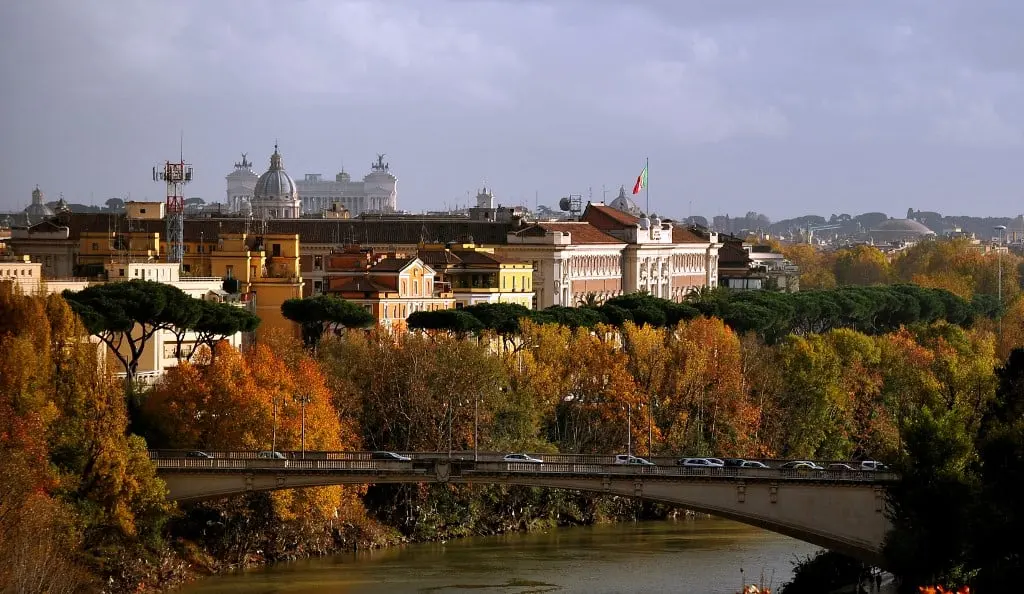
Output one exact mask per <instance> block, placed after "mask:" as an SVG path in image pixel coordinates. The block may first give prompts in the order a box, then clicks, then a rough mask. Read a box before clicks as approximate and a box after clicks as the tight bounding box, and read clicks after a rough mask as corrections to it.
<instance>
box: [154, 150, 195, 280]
mask: <svg viewBox="0 0 1024 594" xmlns="http://www.w3.org/2000/svg"><path fill="white" fill-rule="evenodd" d="M184 139H185V132H184V131H182V132H181V136H180V142H181V144H180V145H179V146H180V148H181V151H182V155H183V154H184ZM153 181H162V182H165V183H166V184H167V202H166V203H165V208H166V212H165V213H164V218H165V219H166V220H167V261H168V262H177V263H178V264H181V262H182V260H183V259H184V257H185V184H187V183H189V182H191V181H192V164H191V163H185V159H184V157H182V158H181V160H180V161H178V162H177V163H172V162H171V161H165V162H164V164H163V165H157V166H155V167H153Z"/></svg>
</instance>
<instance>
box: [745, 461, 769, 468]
mask: <svg viewBox="0 0 1024 594" xmlns="http://www.w3.org/2000/svg"><path fill="white" fill-rule="evenodd" d="M740 468H768V465H767V464H765V463H764V462H758V461H757V460H744V461H743V464H740Z"/></svg>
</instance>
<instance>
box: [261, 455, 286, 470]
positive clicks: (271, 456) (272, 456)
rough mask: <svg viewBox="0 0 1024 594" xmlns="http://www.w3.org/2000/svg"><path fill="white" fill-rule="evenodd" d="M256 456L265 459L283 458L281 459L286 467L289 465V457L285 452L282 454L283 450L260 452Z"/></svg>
mask: <svg viewBox="0 0 1024 594" xmlns="http://www.w3.org/2000/svg"><path fill="white" fill-rule="evenodd" d="M256 457H257V458H262V459H264V460H281V461H283V462H284V465H285V467H287V466H288V457H287V456H285V455H284V454H282V453H281V452H274V451H267V452H259V453H257V454H256Z"/></svg>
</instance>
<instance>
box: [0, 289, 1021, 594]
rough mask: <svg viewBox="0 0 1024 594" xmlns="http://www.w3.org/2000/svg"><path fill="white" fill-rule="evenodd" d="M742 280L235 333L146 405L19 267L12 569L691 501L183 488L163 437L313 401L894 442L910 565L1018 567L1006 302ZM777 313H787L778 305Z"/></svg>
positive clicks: (351, 434)
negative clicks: (27, 282) (25, 280)
mask: <svg viewBox="0 0 1024 594" xmlns="http://www.w3.org/2000/svg"><path fill="white" fill-rule="evenodd" d="M723 295H724V294H722V293H715V292H711V293H702V294H698V295H697V296H696V297H695V299H694V300H693V302H692V303H690V304H688V305H686V307H687V308H692V309H693V310H696V311H697V312H698V313H699V314H701V313H703V314H708V313H711V314H713V313H715V312H718V311H719V310H717V309H713V308H723V309H721V312H726V313H722V314H721V315H723V316H725V317H727V318H728V317H729V316H730V315H735V316H740V314H741V313H743V312H746V313H743V316H740V317H736V319H734V320H732V323H733V325H732V326H730V325H729V324H727V323H724V322H723V321H722V320H721V319H719V318H716V317H708V316H706V315H696V316H694V315H693V312H691V311H689V310H687V312H688V313H687V314H686V315H685V316H682V315H680V316H679V317H677V318H675V319H672V318H671V317H670V314H671V315H676V314H678V313H679V312H680V311H682V310H681V308H680V306H678V305H676V304H668V303H667V302H664V301H661V300H655V299H653V298H651V297H648V296H627V297H626V298H622V299H619V300H618V301H616V302H613V303H612V304H611V305H609V306H607V307H605V308H604V309H603V310H601V309H600V308H589V307H581V308H559V309H557V310H552V311H549V312H546V314H545V315H546V317H545V316H541V317H540V318H535V317H533V316H530V317H524V316H516V315H505V314H508V313H509V311H510V310H509V309H508V308H505V309H504V310H503V309H501V308H490V310H489V311H485V310H486V309H487V308H477V310H473V312H469V313H467V314H466V315H469V316H471V317H473V318H474V319H475V320H476V322H475V323H474V324H471V326H472V328H469V329H466V328H444V327H442V326H441V325H439V324H435V325H436V326H438V327H436V328H433V329H429V330H425V331H424V332H422V333H418V334H408V335H404V334H403V335H391V334H389V333H387V332H384V331H382V330H379V329H372V330H369V331H362V330H349V331H343V333H342V334H341V335H340V336H334V335H331V336H325V337H319V336H318V337H315V338H316V340H312V339H311V337H310V336H307V340H306V342H305V344H303V343H302V342H300V341H298V340H295V339H291V338H288V337H281V336H278V337H271V338H269V339H267V340H264V341H263V342H261V343H260V344H258V345H256V346H255V347H254V348H251V349H249V350H247V351H246V352H244V353H239V352H237V351H234V350H232V349H229V348H225V347H223V346H218V347H216V348H217V351H216V352H215V354H216V356H210V354H211V353H209V352H208V353H207V356H206V357H203V356H201V355H199V356H196V357H195V358H194V360H193V361H192V362H188V361H183V362H182V364H181V365H180V366H179V367H178V368H176V369H175V370H173V371H171V372H170V373H168V374H167V375H166V377H164V378H163V380H162V381H161V382H160V383H159V384H158V385H156V386H155V387H154V388H152V389H151V390H149V391H144V392H141V393H138V394H136V395H135V398H137V400H136V401H133V405H135V406H133V409H132V411H133V415H132V418H131V419H129V413H128V407H127V406H126V401H125V398H124V392H123V386H122V385H121V384H120V382H118V381H115V380H113V376H112V375H111V373H110V370H109V369H98V368H97V366H96V356H95V350H94V347H93V346H92V345H90V344H89V343H88V342H86V341H85V334H86V330H85V329H84V328H83V326H82V324H81V323H80V322H79V321H78V319H77V318H76V317H75V316H74V315H73V314H72V312H71V310H70V308H69V307H68V305H67V303H66V302H65V301H64V300H63V299H62V298H61V297H59V296H51V297H47V298H40V297H23V296H20V295H17V294H15V293H14V292H13V291H12V289H11V288H10V284H9V283H7V284H4V283H0V419H3V422H4V423H5V424H4V425H3V426H2V427H0V455H2V456H3V459H4V460H5V461H10V464H6V465H4V466H3V467H0V483H3V484H5V485H11V488H9V489H6V490H4V491H2V492H0V583H2V584H3V585H4V586H6V585H7V584H17V583H19V582H18V580H26V579H35V580H42V582H41V583H45V584H47V586H46V589H48V590H49V591H53V592H64V591H68V592H70V591H72V590H73V588H74V587H76V586H78V585H80V584H82V583H92V584H98V583H100V582H102V583H103V584H104V589H106V590H107V591H128V590H133V591H135V590H138V589H139V588H140V587H142V588H145V587H150V586H156V585H166V584H168V583H173V582H174V581H175V580H180V579H184V578H185V577H187V576H188V575H189V574H190V573H193V572H199V573H203V572H216V571H222V570H224V569H227V568H230V567H237V566H241V565H248V564H253V563H263V562H268V561H276V560H286V559H293V558H297V557H302V556H308V555H318V554H326V553H330V552H333V551H338V550H342V549H351V548H357V547H370V546H382V545H388V544H393V543H399V542H407V541H416V540H425V539H433V538H441V539H445V538H454V537H459V536H466V535H471V534H492V533H498V532H505V531H510V530H528V529H534V528H540V527H548V526H560V525H574V524H586V523H593V522H600V521H606V520H614V519H624V518H633V517H641V518H644V517H658V516H659V515H660V514H664V513H668V511H669V510H665V509H663V508H660V507H656V506H647V505H640V504H638V503H635V502H632V501H629V500H625V499H618V498H610V497H600V496H591V495H587V494H578V493H570V492H559V491H545V490H538V489H530V488H506V487H497V486H495V487H480V486H477V487H456V486H447V485H432V486H401V487H399V486H373V487H369V488H366V487H322V488H315V489H305V490H294V491H292V490H285V491H278V492H273V493H260V494H252V495H248V496H245V497H237V498H232V499H227V500H223V501H216V502H207V503H203V504H196V505H189V506H183V507H182V508H180V509H174V508H171V507H170V506H168V505H167V504H165V503H164V501H163V491H162V484H161V483H160V482H159V480H157V479H156V478H155V476H154V473H153V470H152V467H151V466H150V465H149V464H148V463H147V461H146V454H145V448H146V447H147V444H148V447H170V448H182V449H244V450H255V449H260V450H263V449H269V448H270V447H271V443H272V440H274V441H275V442H276V443H275V446H276V448H277V449H281V450H297V449H299V447H300V443H301V441H302V436H303V431H302V423H301V418H302V413H303V412H304V413H305V418H306V421H305V441H306V447H307V448H309V449H328V450H365V449H374V450H397V451H403V450H405V451H446V450H447V449H448V448H449V447H451V448H453V449H456V450H459V449H472V448H473V446H474V445H476V444H475V443H474V441H475V437H476V435H477V433H478V435H479V441H480V443H479V447H480V449H481V450H489V451H532V452H539V453H544V452H556V451H558V452H569V453H603V454H612V453H620V452H624V451H625V450H626V447H627V443H631V444H632V446H633V451H634V453H638V454H641V455H646V454H649V453H654V454H665V455H711V454H715V455H720V456H730V455H731V456H741V457H742V456H747V457H787V458H815V459H850V458H855V457H863V458H874V459H883V460H891V461H893V462H894V464H895V465H896V466H897V468H898V469H900V470H902V471H903V472H905V473H906V476H908V478H909V480H908V481H907V482H906V483H905V484H904V487H903V490H898V491H896V492H894V501H893V503H894V507H895V509H896V510H897V517H896V518H895V520H896V523H897V528H898V530H897V532H896V533H895V534H894V535H893V539H892V540H891V542H890V549H889V553H890V556H891V558H892V559H893V560H894V563H902V564H901V565H898V567H899V568H900V571H902V572H904V575H906V576H920V578H921V580H922V581H921V582H920V583H925V582H926V581H927V582H931V579H932V578H934V580H935V581H936V582H937V581H939V580H943V581H944V583H947V584H954V583H955V581H956V580H957V579H963V580H972V581H973V583H978V584H981V583H1001V582H998V581H995V580H998V579H1001V578H1000V577H999V576H1001V575H1014V572H1015V571H1019V567H1018V566H1017V563H1018V561H1017V559H1019V558H1020V557H1019V553H1018V552H1017V551H1016V549H1015V548H1012V547H1016V545H1011V548H999V547H998V546H997V544H996V543H999V542H1000V539H1002V538H1003V537H1008V536H1012V535H1015V534H1016V533H1017V531H1018V528H1019V526H1018V524H1020V523H1021V522H1022V519H1021V517H1019V514H1017V512H1016V511H1015V507H1014V506H1013V500H1012V494H1013V493H1015V492H1016V490H1017V489H1018V487H1019V486H1020V485H1019V477H1020V476H1024V471H1022V469H1020V468H1018V467H1017V465H1018V464H1019V460H1021V459H1022V458H1024V456H1022V454H1024V445H1021V444H1022V443H1024V438H1021V437H1020V436H1021V435H1024V425H1021V423H1022V421H1020V418H1021V416H1022V413H1024V403H1022V401H1024V397H1021V396H1020V392H1021V389H1022V388H1021V386H1022V385H1024V380H1022V379H1020V376H1021V372H1020V371H1019V369H1020V368H1021V365H1022V364H1024V361H1020V360H1018V359H1019V358H1020V357H1021V356H1020V355H1016V354H1015V356H1017V357H1018V359H1012V358H1011V360H1010V363H1009V364H1008V365H1007V366H1006V367H1004V368H1003V370H1002V371H1000V373H999V375H997V374H996V373H995V369H996V368H997V366H998V365H999V364H1000V362H1001V361H1002V360H1003V358H1002V357H1001V356H1000V355H999V354H998V353H1000V352H1001V351H1000V350H998V349H1001V348H1003V347H1004V346H1006V345H1007V344H1012V341H1019V340H1022V336H1024V332H1022V329H1021V328H1020V327H1019V324H1017V323H1016V322H1012V318H1010V317H1009V316H1008V317H1007V318H1004V319H1003V342H1002V343H997V340H996V333H995V332H994V325H993V324H992V323H991V321H990V320H989V319H987V318H986V317H985V315H980V314H979V311H980V310H977V309H972V310H970V311H973V312H974V313H970V314H969V315H968V314H964V315H960V314H959V313H957V314H956V316H954V318H952V319H951V318H950V314H949V312H950V311H952V312H954V313H955V312H961V313H963V312H964V311H967V310H965V309H963V307H967V306H965V305H963V304H966V303H967V301H965V300H959V301H957V300H949V299H948V298H947V297H940V295H944V294H942V293H936V292H928V291H919V290H916V289H913V288H906V287H904V288H899V289H896V288H893V289H892V290H885V291H881V290H861V291H852V290H843V291H836V292H832V293H826V292H822V293H808V294H807V296H805V297H801V299H804V301H801V302H800V305H799V306H797V305H794V304H793V303H790V302H789V301H786V299H792V298H780V297H776V296H772V295H771V294H767V293H766V294H763V295H765V296H756V297H738V296H730V297H724V296H723ZM873 300H874V301H873ZM972 300H973V301H974V302H975V304H977V303H982V302H983V300H974V299H973V296H972ZM794 303H795V302H794ZM815 303H817V306H815V307H818V310H816V311H818V313H817V314H814V315H810V314H808V313H807V311H808V310H807V308H808V307H811V305H813V304H815ZM936 303H941V304H945V305H942V306H941V307H942V312H943V313H941V315H939V309H938V308H939V305H936ZM1017 303H1019V301H1018V302H1017ZM879 304H881V305H879ZM949 304H954V305H952V306H950V305H949ZM957 304H959V305H957ZM833 306H835V307H833ZM961 306H963V307H961ZM611 307H615V308H618V309H611ZM837 307H838V308H840V309H838V310H837V309H835V308H837ZM1012 307H1016V304H1014V305H1012V306H1011V308H1012ZM701 308H706V309H707V311H705V310H704V309H701ZM843 308H845V309H843ZM951 308H952V309H951ZM620 310H621V311H620ZM769 310H770V311H771V312H772V313H771V317H770V319H771V320H774V321H773V322H772V323H771V324H764V323H763V321H761V322H758V321H757V319H755V318H758V316H759V315H760V313H762V312H763V311H769ZM915 311H916V312H917V313H914V312H915ZM1011 311H1013V310H1012V309H1011ZM503 312H504V313H503ZM588 312H589V313H588ZM727 312H732V313H727ZM737 312H738V313H737ZM924 312H928V313H924ZM343 313H344V312H343ZM513 313H514V312H513ZM798 313H799V315H797V314H798ZM883 313H884V316H883ZM968 313H969V312H968ZM613 315H614V316H617V317H616V318H615V319H614V320H613V319H612V316H613ZM595 316H596V317H595ZM601 316H604V317H603V318H602V317H601ZM880 316H881V317H880ZM906 316H910V317H906ZM742 319H745V320H751V321H752V322H751V323H754V322H756V323H758V324H761V325H760V326H756V327H752V328H744V327H743V326H742V324H741V323H740V321H741V320H742ZM758 319H759V318H758ZM737 320H740V321H737ZM357 321H358V320H357ZM952 321H955V322H956V323H951V322H952ZM584 322H585V323H584ZM604 322H614V323H613V324H607V325H606V324H604ZM336 323H337V324H339V326H340V327H344V326H348V325H349V324H347V323H346V322H345V321H344V320H342V321H338V322H336ZM361 323H362V322H360V324H361ZM904 324H905V325H904ZM351 325H359V324H355V323H353V324H351ZM426 327H427V326H424V328H426ZM736 327H740V328H741V329H744V330H747V332H745V333H743V334H739V333H737V332H736V331H735V329H734V328H736ZM307 334H308V333H307ZM332 334H333V333H332ZM474 335H475V336H476V337H478V338H479V339H476V338H474ZM997 345H999V346H997ZM1015 370H1016V371H1015ZM997 386H999V392H998V395H997V391H996V389H997ZM477 413H478V414H477ZM475 420H478V421H479V427H478V429H479V430H478V432H477V431H475V430H474V426H475ZM628 426H631V427H632V434H631V435H630V434H628V433H627V427H628ZM129 429H130V430H129ZM272 436H274V437H272ZM143 439H145V441H143ZM26 560H27V561H26ZM915 564H916V565H915ZM12 568H17V569H16V570H15V569H12ZM89 580H92V581H91V582H90V581H89ZM984 580H992V581H989V582H985V581H984ZM983 591H984V590H983Z"/></svg>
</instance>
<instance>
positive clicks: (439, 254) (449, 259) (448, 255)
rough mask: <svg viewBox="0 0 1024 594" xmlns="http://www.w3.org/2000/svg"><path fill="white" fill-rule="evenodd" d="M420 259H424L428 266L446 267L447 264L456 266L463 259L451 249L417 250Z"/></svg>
mask: <svg viewBox="0 0 1024 594" xmlns="http://www.w3.org/2000/svg"><path fill="white" fill-rule="evenodd" d="M417 255H418V256H419V258H420V260H422V261H423V262H424V263H425V264H426V265H427V266H430V267H431V268H434V269H435V270H436V269H437V268H444V267H446V266H454V265H455V264H458V263H459V262H461V261H462V260H460V259H459V257H458V256H456V255H455V254H453V253H452V252H451V250H447V249H445V250H419V251H418V252H417Z"/></svg>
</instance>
